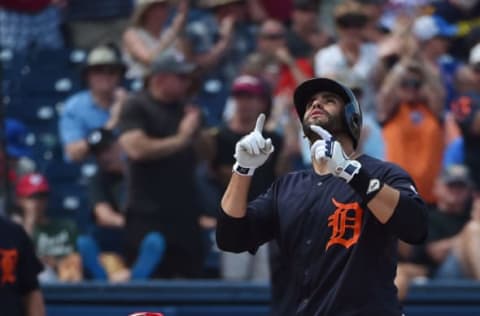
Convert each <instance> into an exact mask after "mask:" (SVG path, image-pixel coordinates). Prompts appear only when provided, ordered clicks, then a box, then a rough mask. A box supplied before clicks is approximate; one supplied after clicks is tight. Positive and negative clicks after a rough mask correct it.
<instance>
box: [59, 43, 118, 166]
mask: <svg viewBox="0 0 480 316" xmlns="http://www.w3.org/2000/svg"><path fill="white" fill-rule="evenodd" d="M124 71H125V66H124V65H123V63H122V60H121V57H120V54H119V53H118V51H117V50H116V49H114V48H113V47H112V46H98V47H96V48H94V49H93V50H92V51H91V52H90V53H89V55H88V57H87V61H86V65H85V68H84V72H83V75H84V78H85V81H86V85H87V90H84V91H81V92H78V93H76V94H74V95H73V96H71V97H70V98H68V100H67V101H66V102H65V106H64V108H63V111H62V113H61V115H60V120H59V132H60V138H61V141H62V144H63V146H64V151H65V155H66V158H67V159H69V160H71V161H76V162H81V161H84V160H85V159H86V158H87V156H88V144H87V136H88V135H89V134H90V132H92V131H93V130H94V129H96V128H99V127H104V128H106V129H113V128H114V127H115V125H116V123H117V120H118V116H119V113H120V110H121V107H122V104H123V101H124V100H125V98H126V92H125V90H124V89H123V88H121V87H120V83H121V80H122V76H123V73H124Z"/></svg>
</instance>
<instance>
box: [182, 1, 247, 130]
mask: <svg viewBox="0 0 480 316" xmlns="http://www.w3.org/2000/svg"><path fill="white" fill-rule="evenodd" d="M200 4H201V6H202V7H203V8H205V9H207V10H209V11H210V12H211V14H209V15H207V16H206V17H205V18H203V19H201V20H198V21H195V22H193V23H191V24H189V25H188V26H187V36H188V39H189V45H190V47H191V51H192V53H191V54H192V55H193V60H194V61H195V63H196V64H197V65H198V66H199V68H201V69H203V70H204V71H205V73H204V76H203V78H202V83H203V85H202V86H201V87H200V91H199V94H198V102H199V105H200V106H201V107H202V109H203V111H204V112H205V114H206V122H207V124H208V125H210V126H216V125H218V124H219V123H220V122H221V121H222V113H223V109H224V105H225V103H226V100H227V98H228V96H229V94H230V91H229V90H230V85H231V83H232V80H233V79H234V78H235V77H236V76H237V75H238V73H239V70H240V68H241V66H242V64H243V62H244V60H245V59H246V57H247V56H248V54H250V53H251V52H252V51H253V50H254V47H255V41H254V40H255V30H256V29H255V26H254V25H253V24H252V23H251V22H250V21H249V20H248V19H247V6H246V3H245V0H204V1H201V2H200Z"/></svg>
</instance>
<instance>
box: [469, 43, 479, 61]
mask: <svg viewBox="0 0 480 316" xmlns="http://www.w3.org/2000/svg"><path fill="white" fill-rule="evenodd" d="M468 62H469V63H470V64H471V65H475V64H479V63H480V43H478V44H477V45H475V46H473V48H472V49H471V50H470V56H469V58H468Z"/></svg>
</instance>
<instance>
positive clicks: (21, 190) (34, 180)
mask: <svg viewBox="0 0 480 316" xmlns="http://www.w3.org/2000/svg"><path fill="white" fill-rule="evenodd" d="M48 192H50V187H49V186H48V182H47V179H46V178H45V177H44V176H43V175H41V174H39V173H28V174H25V175H23V176H21V177H20V179H18V181H17V186H16V195H17V197H29V196H32V195H33V194H37V193H48Z"/></svg>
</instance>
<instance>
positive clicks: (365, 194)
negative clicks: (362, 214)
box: [348, 168, 383, 204]
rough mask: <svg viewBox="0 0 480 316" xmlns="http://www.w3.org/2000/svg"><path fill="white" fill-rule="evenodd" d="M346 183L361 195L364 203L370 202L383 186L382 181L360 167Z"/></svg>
mask: <svg viewBox="0 0 480 316" xmlns="http://www.w3.org/2000/svg"><path fill="white" fill-rule="evenodd" d="M348 183H349V184H350V186H351V187H352V188H353V189H354V190H355V192H357V193H358V194H359V195H360V196H361V197H362V199H363V202H364V203H365V204H368V202H370V201H371V200H372V199H373V198H374V197H375V195H377V193H378V192H380V190H381V189H382V188H383V182H382V181H380V180H379V179H376V178H372V177H371V176H370V174H369V173H368V172H367V171H365V170H363V169H361V168H360V170H359V171H358V173H357V174H355V175H354V176H353V178H352V180H350V182H348Z"/></svg>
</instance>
